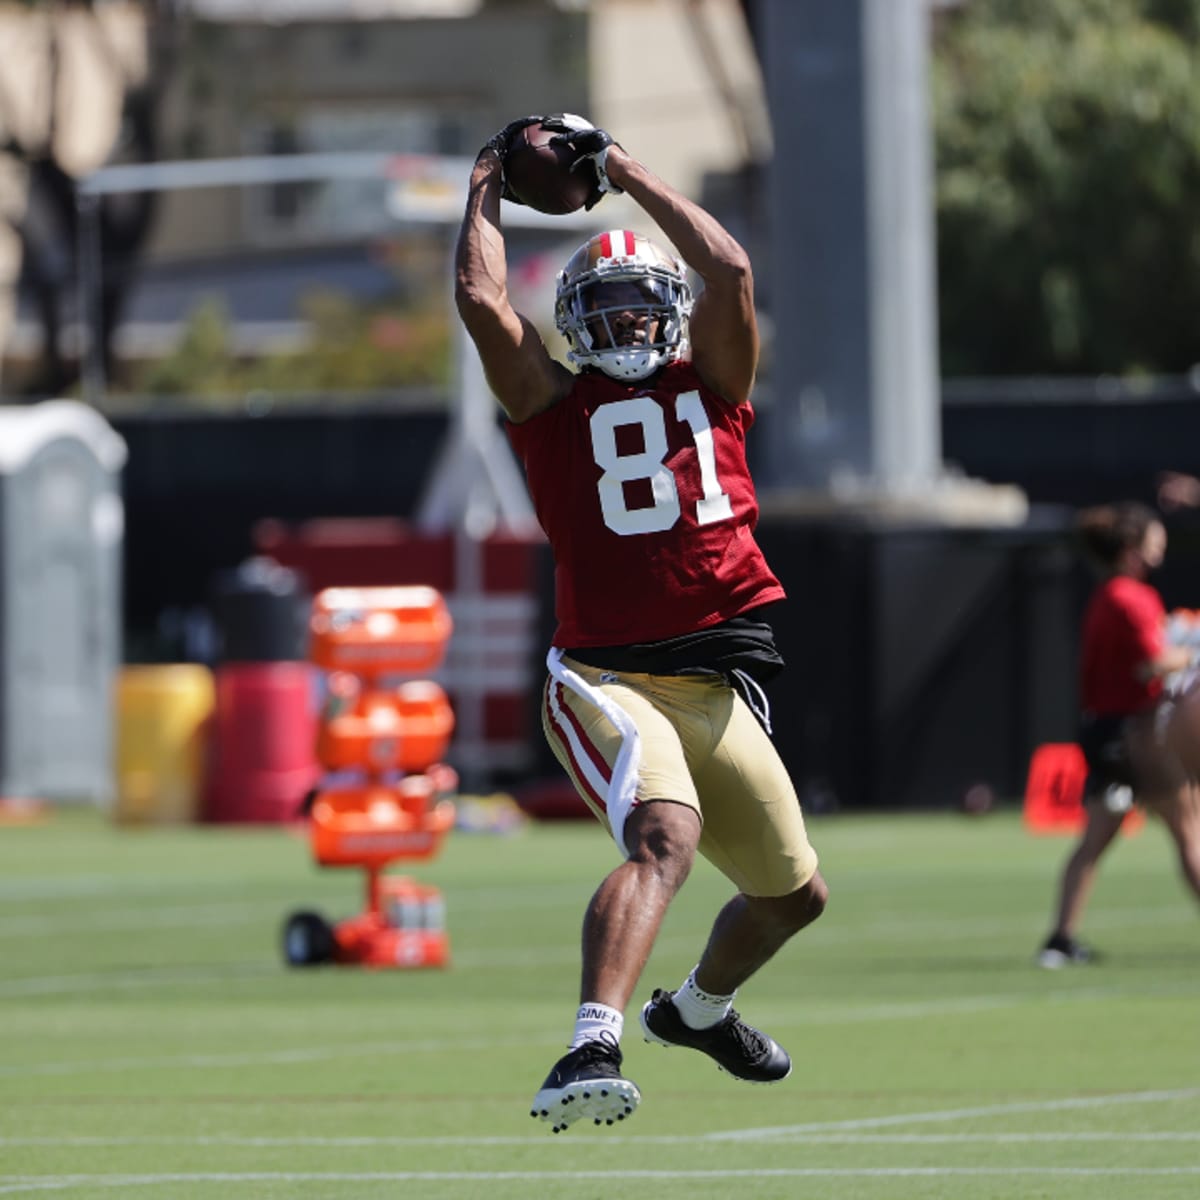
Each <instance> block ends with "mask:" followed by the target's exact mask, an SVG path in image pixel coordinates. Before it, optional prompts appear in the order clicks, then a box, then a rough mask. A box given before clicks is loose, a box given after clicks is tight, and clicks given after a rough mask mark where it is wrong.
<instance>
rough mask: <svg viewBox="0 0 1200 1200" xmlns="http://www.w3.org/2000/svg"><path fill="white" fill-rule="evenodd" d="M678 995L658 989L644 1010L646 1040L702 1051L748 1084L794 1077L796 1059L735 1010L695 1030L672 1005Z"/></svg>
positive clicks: (662, 1044) (772, 1081) (642, 1018)
mask: <svg viewBox="0 0 1200 1200" xmlns="http://www.w3.org/2000/svg"><path fill="white" fill-rule="evenodd" d="M674 996H675V993H674V992H667V991H663V989H662V988H657V989H655V992H654V995H653V996H652V997H651V998H650V1000H649V1002H648V1003H647V1004H645V1005H644V1006H643V1007H642V1013H641V1022H642V1032H643V1033H644V1034H645V1035H646V1041H648V1042H657V1043H658V1044H659V1045H660V1046H687V1047H689V1048H690V1049H692V1050H699V1051H700V1053H701V1054H707V1055H708V1057H709V1058H711V1059H712V1060H713V1062H715V1063H716V1064H717V1066H718V1067H720V1068H721V1070H722V1071H727V1072H728V1073H729V1074H730V1075H732V1076H734V1077H735V1078H737V1079H744V1080H746V1081H747V1082H748V1083H777V1082H778V1081H779V1080H781V1079H786V1078H787V1077H788V1076H789V1075H790V1074H791V1072H792V1060H791V1059H790V1058H789V1057H788V1053H787V1051H786V1050H785V1049H784V1048H783V1047H782V1046H780V1045H779V1044H778V1043H777V1042H775V1041H774V1040H773V1039H771V1038H769V1037H767V1035H766V1034H765V1033H760V1032H759V1030H757V1029H754V1028H753V1027H752V1026H750V1025H747V1024H746V1022H745V1021H743V1020H742V1018H741V1017H739V1016H738V1014H737V1013H736V1012H734V1011H733V1010H732V1009H730V1010H729V1013H728V1014H727V1015H726V1016H725V1018H724V1019H723V1020H721V1021H718V1022H717V1023H716V1024H715V1025H713V1026H711V1027H710V1028H708V1029H693V1028H692V1027H691V1026H690V1025H688V1024H686V1023H685V1022H684V1019H683V1018H682V1017H681V1016H680V1015H679V1009H677V1008H676V1007H675V1005H674V1004H673V1003H672V1001H673V999H674Z"/></svg>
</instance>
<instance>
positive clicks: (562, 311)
mask: <svg viewBox="0 0 1200 1200" xmlns="http://www.w3.org/2000/svg"><path fill="white" fill-rule="evenodd" d="M691 311H692V290H691V288H690V287H689V286H688V282H687V277H686V274H685V271H684V266H683V263H681V262H680V261H679V260H678V259H676V258H673V257H671V256H670V255H669V254H667V253H666V252H665V251H663V250H661V249H660V248H659V247H658V246H656V245H655V244H654V243H653V242H652V241H650V239H649V238H645V237H642V235H641V234H638V233H633V232H632V231H630V230H628V229H613V230H610V231H608V232H607V233H598V234H596V236H595V237H593V238H589V239H588V241H586V242H585V243H584V244H583V245H582V246H580V247H579V249H578V250H576V251H575V253H574V254H572V255H571V257H570V258H569V259H568V260H567V265H566V266H565V267H564V268H563V269H562V270H561V271H560V272H559V275H558V294H557V298H556V300H555V304H554V324H555V326H556V327H557V329H558V331H559V333H561V334H562V335H563V336H564V337H565V338H566V339H567V341H568V342H569V343H570V346H571V349H570V351H569V353H568V355H567V357H568V358H570V360H571V361H572V362H574V363H578V364H579V365H580V366H594V367H598V368H599V369H600V370H601V371H603V372H604V373H605V374H606V375H609V376H611V377H612V378H613V379H627V380H636V379H645V378H646V376H647V375H650V374H652V373H653V372H655V371H657V370H658V368H659V367H661V366H663V365H664V364H665V363H668V362H671V361H672V360H674V359H675V358H678V357H679V355H680V354H681V353H682V352H683V351H684V350H685V349H686V348H687V318H688V314H689V313H690V312H691Z"/></svg>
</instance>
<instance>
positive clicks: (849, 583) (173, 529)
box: [110, 381, 1200, 808]
mask: <svg viewBox="0 0 1200 1200" xmlns="http://www.w3.org/2000/svg"><path fill="white" fill-rule="evenodd" d="M110 419H111V420H112V421H113V424H114V425H115V427H116V428H117V430H118V431H119V432H120V433H121V435H122V436H123V437H124V438H125V439H126V442H127V443H128V446H129V462H128V465H127V467H126V470H125V476H124V488H125V499H126V507H127V532H126V562H125V623H126V631H127V644H128V645H129V646H130V647H131V648H132V651H133V653H134V654H135V655H137V656H140V657H165V658H177V657H179V656H180V653H181V652H180V648H179V646H178V645H172V644H170V639H169V636H168V635H167V634H166V633H164V630H166V629H178V623H177V622H176V623H172V622H171V621H164V614H170V613H177V612H178V611H180V610H186V609H189V608H193V607H196V606H204V605H206V604H208V603H209V602H210V598H211V593H212V586H213V581H214V579H215V578H216V577H217V576H218V574H219V572H221V571H222V570H226V569H228V568H230V567H233V566H236V565H237V564H238V563H240V562H241V561H243V560H244V559H245V558H246V557H247V556H249V555H250V554H252V553H253V552H254V541H253V536H252V531H253V529H254V526H255V524H256V523H257V522H258V521H260V520H262V519H264V518H279V519H281V520H303V519H308V518H314V517H341V516H393V517H400V518H408V517H411V516H412V514H413V513H414V512H415V510H416V507H417V505H418V503H419V498H420V495H421V492H422V488H423V486H424V484H425V482H426V480H427V478H428V476H429V472H430V470H431V467H432V464H433V463H434V461H435V460H436V456H437V453H438V451H439V449H440V447H441V445H442V442H443V439H444V438H445V436H446V432H447V424H448V423H447V418H446V415H445V412H444V410H442V409H437V408H434V407H426V408H420V407H418V408H415V409H414V408H412V407H407V408H405V409H403V410H399V409H398V410H395V411H389V410H387V409H386V408H383V407H380V408H374V409H371V410H368V411H356V412H355V413H354V414H353V419H347V413H346V411H345V410H344V409H339V408H333V407H330V408H313V409H308V410H304V411H298V412H292V413H287V412H282V413H281V412H275V413H271V414H269V415H266V416H262V417H247V416H244V415H236V416H235V415H218V414H198V413H193V414H189V415H186V416H166V415H161V414H146V413H142V414H122V415H115V416H111V417H110ZM943 457H944V459H945V460H946V461H947V462H952V463H954V464H956V465H957V466H958V467H960V468H961V469H962V470H963V471H964V472H965V473H966V474H967V475H969V476H972V477H975V478H981V479H986V480H990V481H992V482H997V483H1011V484H1017V485H1019V486H1020V487H1022V488H1023V489H1024V490H1025V491H1026V493H1027V495H1028V496H1029V498H1030V500H1031V502H1032V503H1033V509H1032V515H1031V519H1030V521H1029V522H1028V524H1027V525H1026V526H1024V527H1022V528H1021V529H1018V530H1003V529H994V530H986V529H955V528H944V527H941V526H934V525H928V526H921V525H915V524H914V525H909V526H899V527H898V526H895V525H887V526H882V525H878V524H873V523H871V522H870V521H865V520H851V519H849V518H830V519H826V520H815V519H813V518H784V517H780V516H770V517H764V519H763V522H762V524H761V525H760V534H761V539H762V542H763V545H764V548H765V549H766V551H767V553H768V556H769V558H770V560H771V562H772V565H773V566H774V567H775V569H776V571H777V572H778V573H779V574H780V576H781V578H782V579H783V582H784V584H785V586H786V587H787V589H788V592H789V597H790V600H789V602H788V604H786V605H784V606H782V609H781V611H780V613H779V616H778V634H779V640H780V644H781V647H782V649H783V651H784V653H785V656H786V657H787V658H788V660H789V664H790V665H789V670H788V671H787V672H785V674H784V675H783V676H782V677H781V678H780V680H779V681H778V682H777V683H776V684H775V685H773V688H772V699H773V704H774V707H775V712H776V739H777V742H778V744H779V745H780V748H781V750H782V751H783V753H784V757H785V759H786V760H787V762H788V765H789V767H790V768H791V770H792V771H793V774H794V775H795V777H796V778H797V780H798V782H799V785H800V788H801V790H802V792H804V793H805V796H806V800H807V802H808V803H809V804H810V806H812V807H817V808H819V807H822V806H827V807H832V806H838V807H842V808H867V807H877V806H884V805H887V806H910V807H929V806H945V805H950V804H957V803H960V802H961V801H962V800H963V798H964V796H965V795H966V794H967V792H968V791H969V790H971V789H977V790H976V792H975V794H976V795H978V794H980V793H979V791H978V789H985V790H987V789H990V790H991V791H993V792H995V793H996V794H997V795H999V796H1002V797H1003V796H1013V795H1016V794H1019V792H1020V791H1021V788H1022V785H1023V780H1024V772H1025V770H1026V767H1027V764H1028V759H1029V754H1030V752H1031V751H1032V749H1033V748H1034V747H1035V746H1036V745H1038V744H1040V743H1041V742H1043V741H1055V740H1063V739H1069V738H1070V737H1071V736H1072V732H1073V725H1074V705H1075V682H1074V678H1075V676H1074V671H1075V650H1074V647H1075V633H1076V628H1077V623H1078V618H1079V612H1080V609H1081V607H1082V603H1083V600H1084V598H1085V596H1086V592H1087V588H1088V584H1089V581H1088V579H1087V578H1086V576H1085V575H1084V573H1083V572H1082V569H1081V568H1080V567H1079V565H1078V563H1077V562H1076V560H1075V558H1074V556H1073V555H1072V553H1071V552H1070V547H1069V533H1068V531H1069V523H1070V518H1071V515H1072V512H1073V511H1074V509H1075V508H1076V507H1077V506H1079V505H1082V504H1088V503H1095V502H1100V501H1105V500H1111V499H1121V498H1133V499H1142V500H1149V501H1153V499H1154V491H1155V480H1156V478H1157V476H1158V474H1159V472H1161V471H1162V470H1164V469H1168V468H1170V469H1178V470H1186V471H1194V472H1197V473H1200V395H1198V394H1197V393H1196V392H1195V391H1194V390H1192V388H1191V386H1190V384H1189V383H1188V382H1187V381H1180V382H1179V383H1178V385H1169V386H1162V385H1159V386H1157V387H1155V388H1147V389H1143V390H1141V391H1132V390H1130V389H1129V388H1128V387H1124V386H1121V385H1116V384H1113V383H1105V382H1103V381H1101V382H1099V383H1097V382H1094V381H1083V382H1078V383H1071V384H1058V385H1050V384H1046V385H1044V386H1043V387H1042V389H1041V390H1040V391H1035V390H1031V388H1030V385H1029V384H1028V383H1022V382H1020V381H1014V382H1013V383H1011V384H1004V383H997V382H995V381H992V382H990V383H988V384H986V385H985V384H960V385H955V386H953V387H948V388H947V391H946V403H945V405H944V408H943ZM1168 528H1169V530H1170V532H1171V548H1170V550H1169V552H1168V560H1167V564H1166V566H1165V567H1164V569H1163V571H1162V574H1161V577H1160V579H1159V580H1158V582H1159V584H1160V586H1161V587H1162V590H1163V593H1164V596H1165V598H1166V600H1167V603H1168V606H1176V605H1180V606H1187V607H1196V606H1200V514H1195V513H1183V514H1178V515H1172V516H1171V517H1169V519H1168ZM547 578H548V572H547ZM543 592H544V595H543V596H542V603H543V607H544V608H545V609H546V610H547V613H548V609H549V606H550V604H551V603H552V593H551V592H550V590H549V586H548V584H547V586H546V587H544V588H543ZM547 625H549V618H548V617H547ZM538 653H539V659H540V649H539V652H538ZM531 703H533V698H532V697H531ZM535 728H536V726H535ZM543 765H544V766H545V769H546V773H547V774H555V773H557V767H556V766H554V765H553V763H552V762H551V761H550V760H549V759H548V758H546V759H544V760H543Z"/></svg>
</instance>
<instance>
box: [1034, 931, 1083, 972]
mask: <svg viewBox="0 0 1200 1200" xmlns="http://www.w3.org/2000/svg"><path fill="white" fill-rule="evenodd" d="M1095 961H1096V953H1095V951H1094V950H1092V948H1091V947H1090V946H1085V945H1084V944H1083V943H1082V942H1077V941H1076V940H1075V939H1074V938H1073V937H1068V936H1067V935H1066V934H1065V933H1056V934H1054V935H1053V936H1052V937H1049V938H1047V939H1046V944H1045V945H1044V946H1043V947H1042V948H1041V949H1040V950H1039V951H1038V956H1037V965H1038V966H1039V967H1045V968H1047V970H1050V971H1057V970H1059V968H1061V967H1080V966H1083V965H1085V964H1086V963H1091V962H1095Z"/></svg>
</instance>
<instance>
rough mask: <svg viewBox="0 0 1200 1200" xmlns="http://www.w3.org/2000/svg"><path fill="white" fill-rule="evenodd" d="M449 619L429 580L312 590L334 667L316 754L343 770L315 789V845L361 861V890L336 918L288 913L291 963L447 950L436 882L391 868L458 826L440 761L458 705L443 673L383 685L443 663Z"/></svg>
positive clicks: (409, 956)
mask: <svg viewBox="0 0 1200 1200" xmlns="http://www.w3.org/2000/svg"><path fill="white" fill-rule="evenodd" d="M450 628H451V626H450V617H449V613H448V610H447V608H446V605H445V602H444V601H443V599H442V597H441V595H440V594H439V593H438V592H436V591H435V590H434V589H432V588H426V587H403V588H327V589H325V590H324V591H322V592H320V593H319V594H318V595H317V597H316V600H315V601H314V605H313V614H312V619H311V622H310V629H311V632H312V655H313V659H314V661H315V662H316V663H317V664H318V665H319V666H322V667H324V668H325V669H326V670H327V671H328V672H329V675H328V677H327V679H326V693H327V700H326V703H325V706H324V711H323V713H322V716H321V721H320V726H319V730H318V734H317V755H318V758H319V759H320V762H321V765H322V766H324V767H325V768H326V769H327V770H330V771H336V772H339V776H338V777H337V778H336V779H333V780H330V781H329V783H328V786H324V787H318V788H317V789H316V790H315V791H314V792H313V794H312V796H311V802H310V804H309V821H310V824H309V833H310V837H311V841H312V852H313V857H314V858H315V860H316V861H317V863H318V864H320V865H321V866H323V867H359V868H361V869H362V870H363V871H364V872H365V873H366V889H365V890H366V902H365V905H364V907H363V911H362V912H360V913H359V914H357V915H356V916H353V917H350V918H348V919H346V920H343V921H339V922H337V923H336V924H331V923H329V922H328V921H326V920H325V918H324V917H322V916H321V915H320V914H319V913H315V912H307V911H305V912H297V913H293V914H292V915H291V916H290V917H289V918H288V920H287V922H286V923H285V925H284V932H283V949H284V957H285V959H286V960H287V961H288V962H289V963H290V964H291V965H293V966H314V965H318V964H321V963H340V964H343V965H358V966H367V967H441V966H445V965H446V964H447V962H448V961H449V939H448V937H447V934H446V929H445V921H444V908H445V906H444V903H443V900H442V896H441V893H440V892H439V891H438V889H437V888H435V887H431V886H429V885H427V884H419V883H417V882H416V881H415V880H412V879H409V878H407V877H403V876H395V875H392V876H388V875H385V874H384V872H385V869H386V868H387V867H388V866H390V865H391V864H392V863H394V862H398V861H402V860H404V859H410V860H412V859H428V858H431V857H433V855H434V854H436V853H437V851H438V850H439V849H440V848H441V844H442V840H443V839H444V838H445V836H446V835H447V834H448V833H449V832H450V831H451V829H452V828H453V827H454V820H455V809H454V804H453V802H452V801H451V799H450V796H451V795H453V794H454V792H456V791H457V788H458V776H457V775H456V773H455V772H454V770H453V769H452V768H451V767H449V766H446V765H445V764H444V763H442V762H441V758H442V756H443V755H444V753H445V751H446V748H447V746H448V744H449V741H450V737H451V734H452V733H453V729H454V714H453V711H452V709H451V707H450V703H449V701H448V700H447V698H446V694H445V692H443V691H442V689H441V688H440V687H439V686H438V685H437V684H435V683H432V682H430V681H427V680H406V681H404V682H400V683H398V684H395V685H394V686H389V687H386V688H385V687H383V686H382V684H381V682H380V677H381V676H384V675H387V676H399V675H405V674H410V673H414V672H419V671H424V670H428V669H432V668H433V667H436V666H437V665H438V664H439V663H440V662H441V659H442V656H443V654H444V653H445V644H446V640H447V638H448V637H449V634H450ZM343 774H344V775H345V776H346V777H345V778H343V777H342V776H343Z"/></svg>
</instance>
